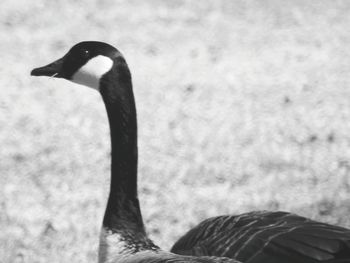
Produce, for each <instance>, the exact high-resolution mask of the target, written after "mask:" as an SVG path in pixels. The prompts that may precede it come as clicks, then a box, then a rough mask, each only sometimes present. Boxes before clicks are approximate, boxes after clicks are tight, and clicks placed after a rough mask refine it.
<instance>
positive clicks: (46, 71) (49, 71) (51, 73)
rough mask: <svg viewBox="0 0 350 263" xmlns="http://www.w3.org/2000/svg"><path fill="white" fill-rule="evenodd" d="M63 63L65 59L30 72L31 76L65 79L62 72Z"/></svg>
mask: <svg viewBox="0 0 350 263" xmlns="http://www.w3.org/2000/svg"><path fill="white" fill-rule="evenodd" d="M63 61H64V57H63V58H60V59H58V60H56V61H54V62H52V63H50V64H48V65H46V66H43V67H40V68H35V69H33V70H32V71H31V72H30V75H32V76H48V77H55V78H63V72H62V65H63Z"/></svg>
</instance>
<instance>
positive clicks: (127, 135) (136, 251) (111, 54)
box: [31, 41, 239, 263]
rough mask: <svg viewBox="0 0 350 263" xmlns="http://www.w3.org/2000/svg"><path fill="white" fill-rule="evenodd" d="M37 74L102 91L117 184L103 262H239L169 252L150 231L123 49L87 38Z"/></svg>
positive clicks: (113, 185) (104, 230) (103, 243)
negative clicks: (143, 205)
mask: <svg viewBox="0 0 350 263" xmlns="http://www.w3.org/2000/svg"><path fill="white" fill-rule="evenodd" d="M31 74H32V75H34V76H53V77H57V78H65V79H68V80H72V81H73V82H77V83H79V84H83V85H87V86H89V87H92V88H94V89H97V90H99V91H100V93H101V95H102V98H103V101H104V103H105V106H106V110H107V115H108V120H109V124H110V130H111V148H112V154H111V155H112V163H111V188H110V194H109V197H108V202H107V208H106V212H105V215H104V218H103V226H102V231H101V237H100V250H99V262H129V263H141V262H147V263H150V262H155V263H156V262H157V263H158V262H159V263H172V262H173V263H177V262H198V263H214V262H218V263H219V262H223V263H239V262H238V261H236V260H233V259H229V258H217V257H207V256H204V257H197V256H182V255H176V254H173V253H170V252H165V251H163V250H161V249H160V248H159V247H158V246H156V245H155V244H154V243H153V242H152V241H151V240H150V239H149V238H148V237H147V235H146V231H145V228H144V225H143V220H142V215H141V211H140V205H139V201H138V197H137V157H138V150H137V122H136V108H135V101H134V95H133V90H132V82H131V74H130V71H129V68H128V66H127V64H126V61H125V59H124V57H123V56H122V54H121V53H120V52H119V51H118V50H117V49H115V48H114V47H112V46H110V45H108V44H105V43H102V42H95V41H89V42H82V43H79V44H77V45H75V46H74V47H72V48H71V50H70V51H69V52H68V53H67V54H66V55H65V56H64V57H63V58H61V59H59V60H56V61H55V62H53V63H51V64H49V65H47V66H44V67H41V68H37V69H34V70H33V71H32V72H31Z"/></svg>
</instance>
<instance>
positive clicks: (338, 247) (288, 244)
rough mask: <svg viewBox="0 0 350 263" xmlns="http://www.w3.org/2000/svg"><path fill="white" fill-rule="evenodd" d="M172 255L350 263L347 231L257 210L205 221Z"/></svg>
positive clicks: (262, 262) (273, 262)
mask: <svg viewBox="0 0 350 263" xmlns="http://www.w3.org/2000/svg"><path fill="white" fill-rule="evenodd" d="M171 251H172V252H173V253H177V254H183V255H197V256H218V257H229V258H234V259H237V260H239V261H242V262H245V263H265V262H269V263H281V262H283V263H296V262H298V263H314V262H327V263H340V262H350V230H349V229H346V228H342V227H338V226H333V225H329V224H325V223H320V222H316V221H313V220H310V219H307V218H305V217H301V216H298V215H295V214H291V213H287V212H267V211H259V212H251V213H246V214H242V215H239V216H232V215H231V216H230V215H227V216H219V217H214V218H209V219H207V220H205V221H203V222H202V223H200V224H199V225H197V226H196V227H194V228H193V229H191V230H190V231H189V232H188V233H187V234H185V235H184V236H183V237H181V238H180V239H179V240H178V241H177V242H176V243H175V245H174V246H173V248H172V249H171Z"/></svg>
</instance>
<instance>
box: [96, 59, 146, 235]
mask: <svg viewBox="0 0 350 263" xmlns="http://www.w3.org/2000/svg"><path fill="white" fill-rule="evenodd" d="M100 87H101V88H100V92H101V95H102V98H103V100H104V102H105V105H106V109H107V114H108V119H109V124H110V132H111V145H112V167H111V188H110V194H109V198H108V203H107V208H106V212H105V215H104V219H103V227H104V228H107V229H109V230H111V231H112V232H116V233H124V232H126V233H128V235H136V236H144V237H146V234H145V229H144V225H143V221H142V216H141V211H140V205H139V201H138V197H137V157H138V151H137V122H136V107H135V100H134V94H133V91H132V82H131V75H130V71H129V69H128V66H127V64H126V62H125V60H124V58H123V57H117V58H115V59H114V66H113V68H112V70H111V71H110V72H109V73H107V74H106V75H105V76H104V77H103V78H102V79H101V83H100Z"/></svg>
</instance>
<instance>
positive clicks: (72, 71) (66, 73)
mask: <svg viewBox="0 0 350 263" xmlns="http://www.w3.org/2000/svg"><path fill="white" fill-rule="evenodd" d="M120 56H121V54H120V52H119V51H118V50H117V49H116V48H114V47H113V46H111V45H109V44H106V43H103V42H98V41H85V42H80V43H78V44H76V45H75V46H73V47H72V48H71V49H70V50H69V51H68V53H67V54H66V55H64V56H63V57H62V58H60V59H58V60H56V61H54V62H52V63H50V64H48V65H46V66H43V67H40V68H35V69H33V70H32V71H31V75H32V76H50V77H56V78H65V79H68V80H72V81H74V82H77V83H79V84H83V85H87V86H91V87H92V85H95V84H96V83H94V80H96V79H99V78H101V76H102V75H103V74H105V73H106V72H107V71H109V70H110V69H111V67H112V66H113V60H114V59H115V58H116V57H120ZM91 81H92V82H93V83H91ZM94 88H96V87H94Z"/></svg>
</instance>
